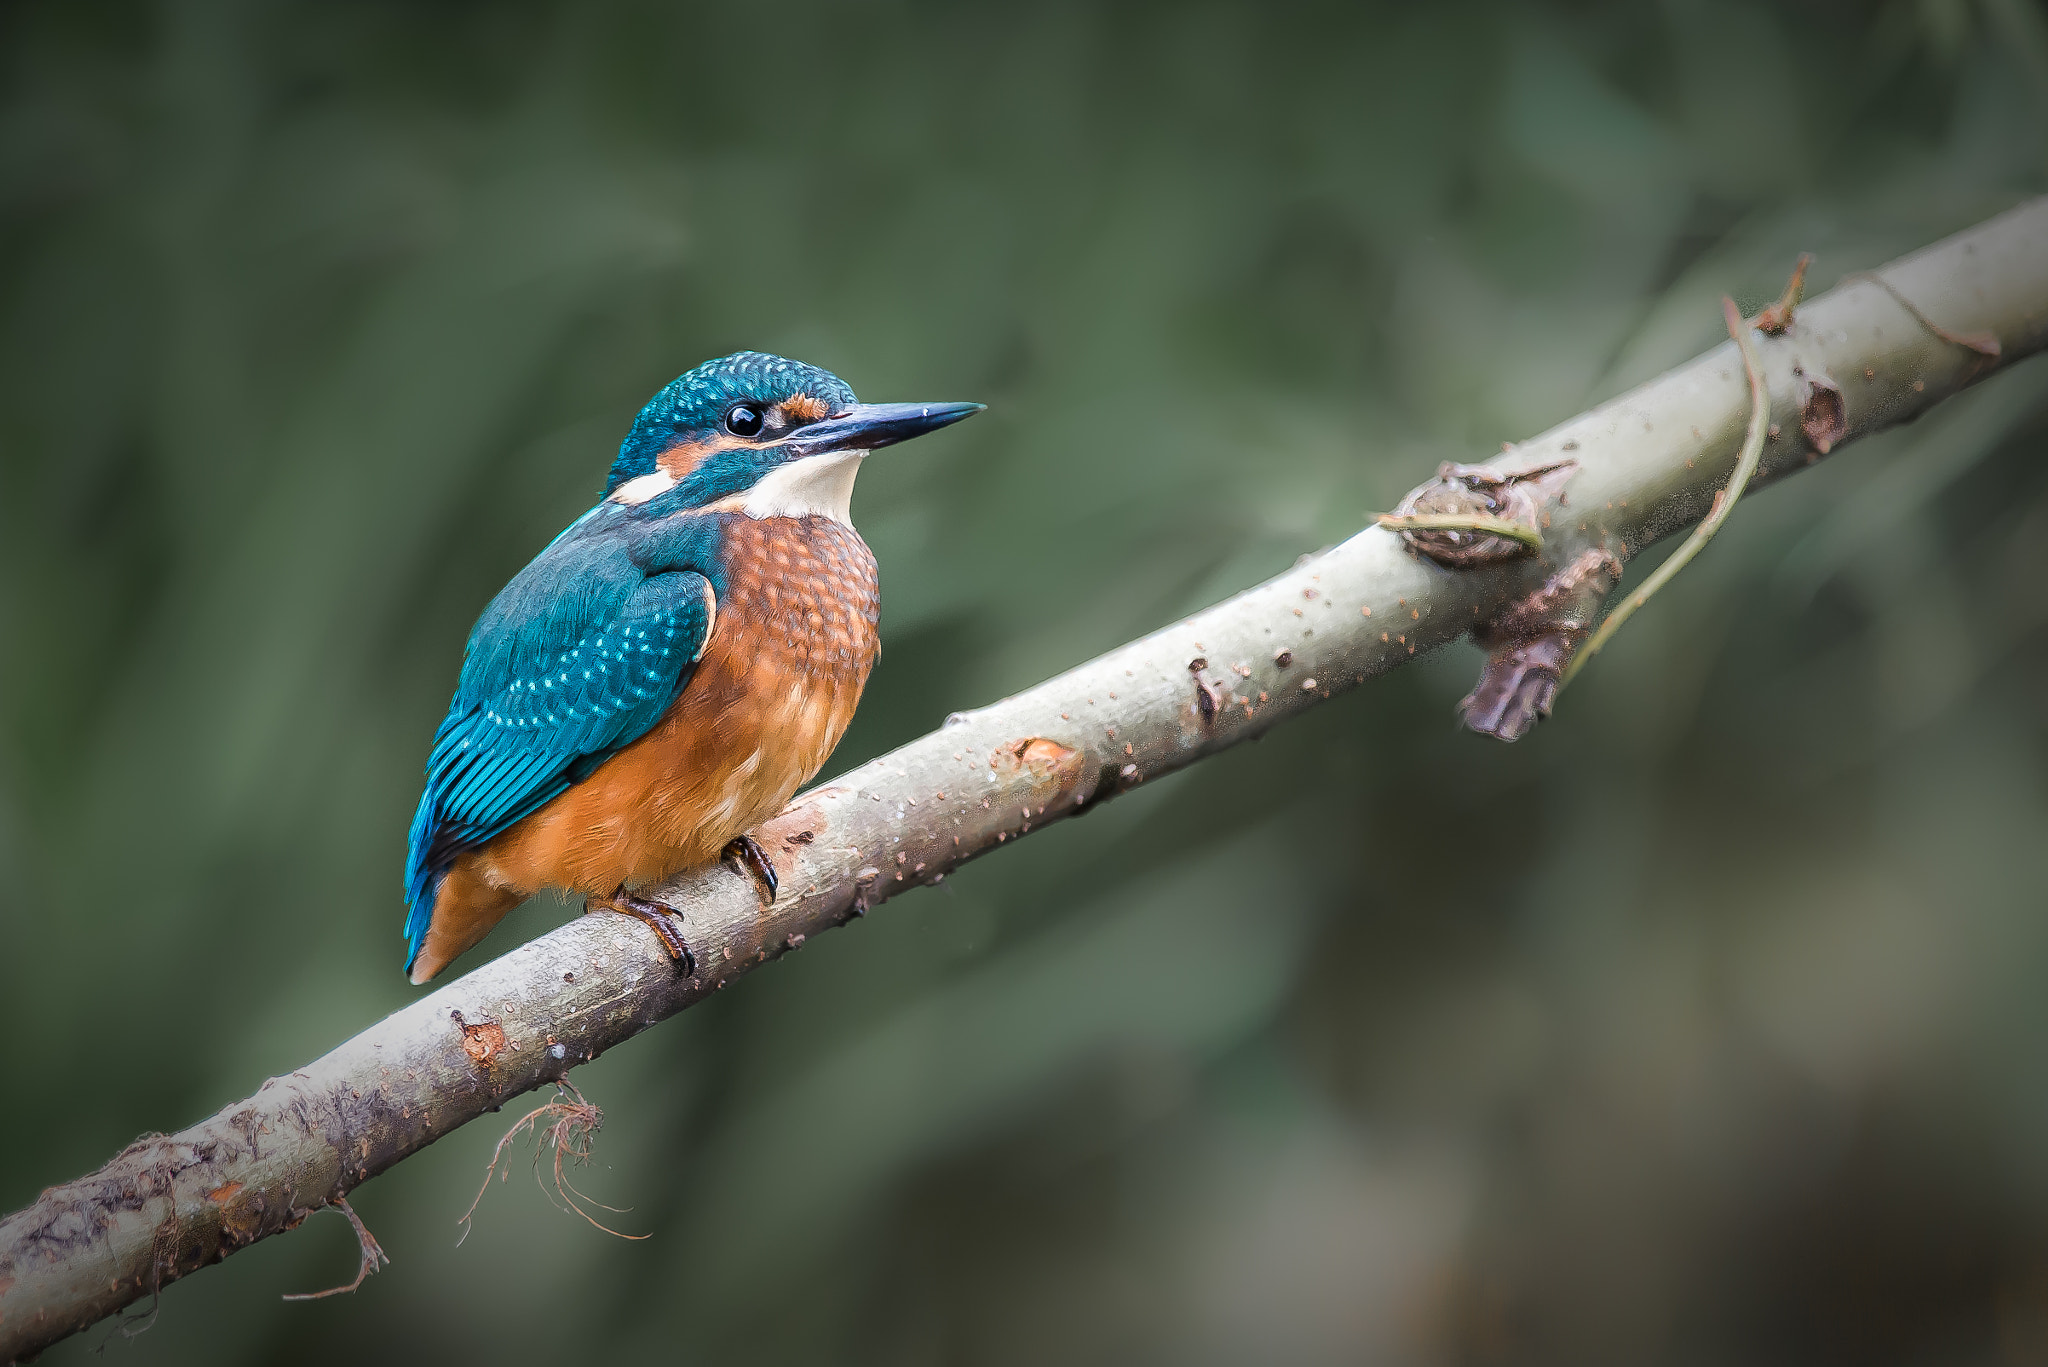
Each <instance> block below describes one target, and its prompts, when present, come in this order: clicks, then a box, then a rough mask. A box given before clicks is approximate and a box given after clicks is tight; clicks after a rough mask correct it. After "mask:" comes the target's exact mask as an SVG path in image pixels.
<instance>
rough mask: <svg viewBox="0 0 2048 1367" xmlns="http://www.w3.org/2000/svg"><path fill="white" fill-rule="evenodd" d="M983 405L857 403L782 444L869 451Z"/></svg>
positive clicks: (818, 451)
mask: <svg viewBox="0 0 2048 1367" xmlns="http://www.w3.org/2000/svg"><path fill="white" fill-rule="evenodd" d="M986 407H988V405H987V404H982V403H857V404H855V405H854V406H853V407H851V408H849V409H847V410H846V411H845V412H844V413H835V414H833V415H832V416H831V417H829V418H821V419H820V420H818V421H817V422H814V423H812V424H810V425H809V426H808V427H801V428H798V429H797V432H796V435H795V436H793V437H791V438H790V439H789V440H788V441H786V442H784V443H782V447H783V449H784V450H786V451H788V452H789V453H790V454H791V455H793V456H818V455H823V454H825V453H826V452H828V451H872V450H874V449H875V448H877V447H881V446H894V445H895V444H896V443H897V442H899V441H909V440H910V439H911V438H912V437H921V436H923V435H924V434H925V433H927V432H936V431H938V430H939V429H940V428H941V427H951V426H952V425H953V424H954V423H956V422H958V421H960V419H962V418H965V417H969V416H971V415H973V414H975V413H979V412H980V411H981V410H982V409H984V408H986Z"/></svg>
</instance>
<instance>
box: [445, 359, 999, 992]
mask: <svg viewBox="0 0 2048 1367" xmlns="http://www.w3.org/2000/svg"><path fill="white" fill-rule="evenodd" d="M982 408H983V405H981V404H978V403H886V404H864V403H859V402H856V401H855V399H854V396H853V390H852V389H850V388H848V387H847V385H846V382H845V381H843V380H841V379H840V378H839V377H838V376H836V375H833V374H831V373H830V372H829V371H824V370H820V369H818V368H817V367H816V366H810V365H805V364H803V363H802V362H800V361H791V360H786V359H784V358H782V357H780V356H770V355H766V354H763V353H761V352H754V351H742V352H738V353H736V354H734V355H731V356H724V357H720V358H719V359H717V360H713V361H706V362H705V363H704V364H703V365H700V366H698V367H697V368H696V369H695V370H692V371H689V372H688V373H687V374H684V375H682V376H680V377H678V378H677V379H676V380H675V381H673V382H672V383H670V384H669V385H668V386H666V387H665V388H663V389H662V390H661V392H660V393H658V394H656V395H655V396H654V397H653V399H651V400H649V401H648V404H647V406H646V407H645V408H643V409H641V410H640V415H639V417H638V418H636V419H635V420H634V422H633V428H632V431H631V432H629V433H627V435H626V438H625V440H624V441H623V442H621V443H620V444H619V453H618V458H617V459H616V460H614V461H613V462H612V467H611V473H610V476H609V477H608V478H607V479H606V481H605V487H604V494H603V497H602V498H601V499H600V500H599V502H598V503H597V506H595V507H594V508H592V509H591V510H590V511H589V512H587V513H585V514H583V516H581V517H579V518H578V519H576V521H575V522H573V523H571V524H570V525H569V527H568V528H567V529H566V530H564V531H563V532H562V533H561V535H559V536H557V537H556V538H555V539H554V541H553V542H552V543H550V544H549V546H548V547H547V549H546V550H543V551H542V552H541V553H540V554H539V555H538V556H537V557H535V558H534V560H533V562H532V563H531V564H529V565H528V566H527V567H526V568H525V569H523V570H521V571H520V572H519V573H518V574H517V575H516V576H514V577H513V579H512V582H511V583H509V584H507V585H506V586H505V587H504V588H503V589H502V590H501V591H500V592H499V593H498V596H497V597H496V598H494V599H492V600H491V604H490V606H489V607H487V608H485V609H484V613H483V616H482V617H481V618H479V619H478V620H477V624H476V627H475V629H474V630H472V631H471V632H470V635H469V644H468V646H467V648H466V649H465V652H464V655H463V661H462V673H461V678H460V681H459V682H458V683H457V684H456V688H455V697H454V700H453V701H452V702H451V703H450V704H449V707H448V715H447V716H446V717H445V718H443V719H442V722H441V726H440V729H439V730H438V731H437V732H436V733H435V735H434V744H433V748H432V750H431V752H430V753H429V755H428V757H427V768H426V791H425V792H424V793H423V794H421V796H420V805H419V810H418V812H417V813H416V814H415V815H414V817H413V822H412V836H411V842H410V849H409V851H408V853H407V856H406V870H405V895H406V901H407V903H408V906H409V913H408V915H407V917H406V922H405V938H406V961H405V969H406V973H407V975H408V976H409V977H410V978H411V979H412V981H413V982H415V983H424V982H426V981H428V980H429V979H431V978H432V977H433V976H434V975H435V974H436V973H439V972H440V971H441V970H442V969H443V968H445V967H446V966H447V965H448V963H449V961H451V960H452V959H454V958H455V957H456V956H457V955H459V954H461V953H462V952H463V951H465V950H467V949H469V948H470V947H471V946H473V945H475V944H476V943H477V942H478V941H479V940H481V939H483V937H484V936H485V935H486V934H487V933H488V932H489V931H490V929H491V927H492V926H494V925H496V924H497V923H498V922H499V921H500V920H501V919H503V917H504V915H505V913H506V912H508V911H510V910H511V909H512V908H513V907H515V906H517V905H518V904H519V903H520V902H522V901H524V900H525V899H526V898H527V897H530V896H532V895H533V894H534V893H536V892H539V891H541V890H542V889H546V888H554V889H559V890H562V891H565V892H570V893H581V894H583V896H584V898H585V910H586V911H588V912H603V911H613V912H620V913H623V914H625V915H629V916H633V917H635V918H637V919H639V920H641V921H644V922H645V923H646V924H647V925H648V926H649V927H650V928H652V929H653V931H654V933H655V934H656V935H657V936H659V937H660V939H661V942H662V944H663V946H664V947H665V948H666V949H667V950H668V952H669V954H670V956H671V957H672V958H674V959H675V960H676V961H677V963H678V964H679V965H680V966H681V970H682V971H683V972H684V973H686V974H688V973H694V972H695V971H696V963H695V960H694V958H693V957H692V955H691V952H690V949H689V946H688V945H687V944H686V943H684V941H683V939H682V936H681V935H680V934H679V933H678V931H677V930H676V928H675V923H674V922H672V921H671V920H669V913H671V912H672V911H673V908H670V907H667V906H665V905H663V904H662V903H659V902H656V901H651V900H649V899H648V898H646V897H644V896H643V895H641V894H642V893H643V892H644V891H645V890H646V889H647V888H648V887H649V886H650V885H651V884H655V883H658V882H660V881H661V880H663V879H665V878H667V877H669V876H670V875H672V874H675V873H677V872H680V871H681V870H683V869H688V868H693V867H696V866H698V865H701V864H708V863H710V862H712V860H713V859H715V858H726V859H729V860H733V861H735V862H737V863H739V864H740V865H741V866H742V867H743V868H745V869H746V870H748V871H749V872H750V873H751V874H752V876H754V877H755V878H757V879H759V880H760V883H761V885H762V887H763V889H764V891H765V892H766V895H767V897H768V898H769V900H770V901H772V900H773V899H774V896H775V889H776V871H775V866H774V864H773V862H772V861H771V860H770V859H769V858H768V857H767V856H766V855H765V854H764V853H763V851H762V850H761V848H760V846H759V845H758V844H756V843H755V842H754V841H753V840H752V839H751V838H750V837H749V836H748V835H747V832H748V831H749V830H751V829H753V828H754V827H755V826H757V825H759V824H760V823H761V822H762V821H764V820H766V819H767V818H768V817H770V816H772V815H774V814H775V813H776V812H778V811H780V810H781V809H782V807H783V806H784V804H786V803H787V802H788V801H789V799H790V797H791V796H792V795H793V794H794V793H795V792H796V790H797V789H798V788H799V787H800V786H802V784H803V783H804V782H805V781H806V780H808V779H810V778H811V777H812V776H813V775H815V774H816V773H817V772H818V770H819V768H820V767H821V766H822V765H823V764H824V763H825V760H826V757H827V756H829V755H830V754H831V753H832V749H833V747H834V746H836V745H837V744H838V743H839V738H840V736H841V735H842V734H844V732H845V730H846V726H847V723H848V722H849V721H851V720H852V719H853V711H854V707H855V706H856V704H858V703H859V701H860V695H861V689H862V687H863V686H864V685H865V684H866V683H867V678H868V672H869V670H871V669H872V668H873V667H874V663H875V660H876V658H877V657H878V656H879V655H880V653H881V641H880V637H879V636H878V634H877V632H876V621H877V616H878V610H879V607H880V601H881V600H880V596H879V586H878V582H877V579H876V575H875V558H874V555H873V554H872V553H871V552H870V551H869V550H868V546H867V543H866V542H865V541H862V540H861V538H860V534H859V533H858V532H856V531H855V530H854V529H853V521H852V516H851V512H850V508H849V505H850V501H851V499H852V495H853V481H854V476H855V475H857V474H858V473H859V471H860V467H861V462H862V461H863V460H865V459H866V457H867V455H868V453H869V452H871V451H874V450H877V449H879V448H881V447H884V446H889V445H893V444H894V443H896V442H900V441H907V440H909V439H910V438H912V437H916V436H921V435H923V434H924V433H927V432H932V431H936V430H937V429H939V428H941V427H946V426H949V425H950V424H952V423H956V422H958V421H960V420H961V419H962V418H965V417H967V416H969V415H970V414H973V413H978V412H980V411H981V410H982Z"/></svg>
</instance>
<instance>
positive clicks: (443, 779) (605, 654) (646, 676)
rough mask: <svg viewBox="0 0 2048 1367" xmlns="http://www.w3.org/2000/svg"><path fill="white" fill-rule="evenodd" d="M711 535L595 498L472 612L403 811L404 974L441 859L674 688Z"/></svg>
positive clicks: (701, 597)
mask: <svg viewBox="0 0 2048 1367" xmlns="http://www.w3.org/2000/svg"><path fill="white" fill-rule="evenodd" d="M715 537H716V531H715V528H714V527H712V526H711V525H710V524H709V521H708V520H707V519H703V518H696V517H681V518H667V519H663V520H661V521H660V522H656V523H651V524H650V523H648V522H645V521H641V520H639V519H636V518H634V517H633V516H632V515H631V514H630V513H628V512H627V511H625V510H622V509H619V508H617V507H615V506H613V505H604V504H600V505H599V506H598V508H596V509H594V510H593V511H592V513H590V514H587V515H585V516H584V517H583V518H582V519H580V520H579V521H578V522H577V523H576V524H575V525H573V526H572V527H570V528H569V530H568V531H566V532H564V533H563V534H562V536H560V537H558V538H557V539H556V540H555V542H554V543H553V544H552V545H550V546H549V547H548V548H547V549H546V550H544V551H542V552H541V554H540V555H539V556H538V557H536V558H535V559H534V561H533V563H532V564H530V565H528V566H527V567H526V568H525V569H524V570H521V571H520V572H519V574H518V575H517V576H516V577H515V578H514V579H513V580H512V582H511V583H510V584H507V585H506V586H505V588H504V590H503V591H502V592H500V593H499V594H498V596H497V597H496V598H495V599H493V600H492V602H491V605H490V607H489V608H487V609H485V611H484V614H483V616H482V617H481V618H480V619H479V620H478V622H477V624H476V629H475V630H474V631H473V632H471V633H470V638H469V646H468V650H467V652H466V654H465V656H464V659H463V666H462V679H461V682H460V683H459V684H458V685H457V687H456V690H455V697H454V700H453V701H452V702H451V703H450V705H449V708H448V715H447V716H446V717H445V718H444V719H443V720H442V722H441V726H440V729H439V731H437V732H436V733H435V736H434V745H433V749H432V751H431V752H430V754H429V756H428V759H427V786H426V791H425V792H424V793H423V794H422V795H421V797H420V805H419V809H418V811H417V812H416V813H415V815H414V816H413V822H412V832H411V838H410V848H409V850H408V853H407V859H406V878H405V884H406V886H405V892H406V901H407V902H408V903H409V912H408V914H407V917H406V922H405V937H406V944H407V949H406V968H407V969H408V970H410V969H411V967H412V961H413V959H414V958H416V957H417V956H418V954H419V950H420V945H421V943H422V941H424V940H425V938H426V934H427V926H428V923H429V922H430V921H431V920H432V919H433V912H434V898H435V895H436V894H437V893H438V891H439V889H440V884H441V879H442V877H443V875H445V874H446V873H447V871H448V869H449V867H450V866H451V865H453V864H454V862H455V860H456V859H457V858H458V857H459V856H460V855H461V854H462V853H463V852H464V851H465V850H470V849H474V848H476V847H477V846H479V845H482V844H484V843H485V842H487V841H489V840H491V839H493V838H495V837H496V836H498V835H499V834H501V833H503V832H504V831H505V830H506V829H508V828H509V827H511V826H512V825H513V824H514V823H516V822H518V821H519V820H521V819H522V818H524V817H526V816H528V815H530V814H532V813H533V812H535V811H537V810H538V809H539V808H541V807H543V806H545V805H546V804H547V803H548V802H549V801H551V800H553V799H554V798H556V797H558V796H560V795H561V793H562V792H563V791H564V790H566V789H567V788H568V787H569V785H570V784H572V783H576V782H579V781H581V780H582V779H584V778H587V777H588V776H589V775H590V774H591V772H592V771H594V770H595V769H596V768H597V766H598V765H600V764H602V763H603V762H604V761H605V760H606V759H608V758H610V757H611V756H612V755H614V754H616V753H618V751H620V750H621V749H623V748H625V747H626V746H628V745H630V744H632V743H633V742H634V741H636V740H638V739H639V738H640V737H641V736H643V735H645V734H646V733H647V732H648V730H650V729H651V728H652V727H653V726H654V724H655V723H656V722H657V721H659V720H660V719H661V716H662V714H663V713H665V712H666V711H668V709H669V706H670V705H671V704H672V703H673V702H674V701H675V700H676V698H677V696H679V695H680V694H681V692H682V690H683V688H684V687H685V686H686V685H687V684H688V682H689V679H690V675H691V673H692V671H693V670H694V668H695V665H696V662H697V660H698V658H699V657H700V656H701V655H702V653H703V649H704V644H705V641H706V640H707V639H708V638H709V635H710V631H711V625H712V619H713V616H714V613H715V611H716V602H717V597H716V595H717V592H718V589H719V587H720V584H721V583H722V578H723V576H721V575H718V574H717V571H716V569H715V566H716V565H717V563H718V560H717V555H716V549H717V548H716V544H715ZM699 567H701V569H707V570H710V572H711V577H707V575H706V574H705V573H703V572H700V568H699ZM715 581H717V582H715Z"/></svg>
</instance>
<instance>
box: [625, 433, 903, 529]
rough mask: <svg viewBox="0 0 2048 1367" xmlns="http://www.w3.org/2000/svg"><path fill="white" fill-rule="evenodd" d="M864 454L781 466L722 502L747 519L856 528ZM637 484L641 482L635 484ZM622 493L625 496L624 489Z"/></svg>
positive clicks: (834, 455)
mask: <svg viewBox="0 0 2048 1367" xmlns="http://www.w3.org/2000/svg"><path fill="white" fill-rule="evenodd" d="M867 455H868V453H867V452H865V451H828V452H826V453H825V454H824V455H820V456H805V457H804V458H803V459H801V460H793V461H791V462H789V464H787V465H779V466H777V467H776V468H775V469H773V470H770V471H769V472H768V473H767V474H765V475H763V476H762V477H761V482H760V483H758V484H756V485H755V486H754V487H753V488H751V489H749V490H747V491H746V492H745V493H744V494H741V495H739V496H738V497H737V498H733V499H721V500H720V502H721V503H722V504H724V505H725V506H727V507H734V506H736V507H738V509H739V510H740V511H741V512H743V513H745V514H746V515H747V516H748V517H753V518H762V517H829V518H831V519H832V520H833V521H834V522H839V523H843V524H844V525H846V526H848V527H851V526H852V525H853V508H852V504H853V477H854V476H855V475H857V474H859V473H860V463H861V462H862V461H863V460H866V459H867ZM635 482H636V483H637V482H638V481H635ZM620 492H622V493H623V492H624V488H623V486H622V487H621V489H620Z"/></svg>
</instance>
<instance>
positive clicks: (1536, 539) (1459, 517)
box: [1373, 513, 1543, 551]
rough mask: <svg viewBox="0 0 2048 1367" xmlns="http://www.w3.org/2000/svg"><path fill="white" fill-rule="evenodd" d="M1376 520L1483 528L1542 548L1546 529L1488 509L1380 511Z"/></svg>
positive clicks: (1426, 528) (1418, 528) (1405, 526)
mask: <svg viewBox="0 0 2048 1367" xmlns="http://www.w3.org/2000/svg"><path fill="white" fill-rule="evenodd" d="M1373 521H1374V522H1376V523H1377V524H1378V525H1380V526H1382V527H1385V528H1386V529H1387V530H1388V531H1391V532H1483V533H1485V534H1486V535H1488V536H1499V537H1505V538H1506V539H1507V540H1509V541H1514V542H1519V543H1520V544H1521V545H1524V546H1526V547H1528V548H1529V549H1530V550H1532V551H1540V550H1542V549H1543V533H1541V532H1539V531H1537V530H1536V529H1535V528H1534V527H1530V526H1527V525H1525V524H1523V523H1520V522H1515V521H1512V520H1511V519H1509V518H1505V517H1494V516H1492V515H1490V514H1488V513H1379V514H1376V515H1375V516H1374V518H1373Z"/></svg>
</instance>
